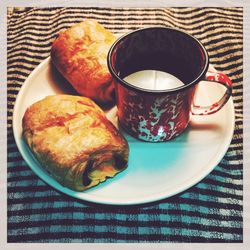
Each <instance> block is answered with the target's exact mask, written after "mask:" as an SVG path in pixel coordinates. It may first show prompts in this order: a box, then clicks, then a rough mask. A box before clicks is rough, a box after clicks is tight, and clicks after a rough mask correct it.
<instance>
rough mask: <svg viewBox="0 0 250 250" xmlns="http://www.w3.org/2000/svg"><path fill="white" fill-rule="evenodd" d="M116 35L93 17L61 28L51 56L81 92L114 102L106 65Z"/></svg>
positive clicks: (106, 101) (98, 99) (53, 44)
mask: <svg viewBox="0 0 250 250" xmlns="http://www.w3.org/2000/svg"><path fill="white" fill-rule="evenodd" d="M115 40H116V38H115V36H114V35H113V34H112V33H111V32H110V31H108V30H106V29H105V28H104V27H103V26H102V25H101V24H99V23H98V22H96V21H94V20H88V19H87V20H85V21H83V22H81V23H78V24H75V25H73V26H72V27H70V28H68V29H66V30H64V31H61V32H60V33H59V35H58V37H57V38H56V39H55V40H54V42H53V43H52V48H51V59H52V62H53V64H54V65H55V66H56V68H57V69H58V71H59V72H60V73H61V74H62V75H63V76H64V78H66V79H67V80H68V82H69V83H70V84H71V85H72V86H73V87H74V89H75V90H76V91H77V92H78V93H79V94H80V95H82V96H86V97H89V98H91V99H93V100H94V101H96V102H98V103H100V104H107V103H113V102H114V85H113V83H112V77H111V74H110V73H109V70H108V67H107V54H108V51H109V48H110V47H111V45H112V44H113V42H114V41H115Z"/></svg>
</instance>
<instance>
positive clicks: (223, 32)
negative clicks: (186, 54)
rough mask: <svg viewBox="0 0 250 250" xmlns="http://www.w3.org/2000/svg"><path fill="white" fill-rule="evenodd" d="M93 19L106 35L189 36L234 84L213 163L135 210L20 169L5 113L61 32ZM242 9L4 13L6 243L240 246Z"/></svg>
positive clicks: (29, 10)
mask: <svg viewBox="0 0 250 250" xmlns="http://www.w3.org/2000/svg"><path fill="white" fill-rule="evenodd" d="M84 18H93V19H96V20H97V21H99V22H100V23H101V24H103V25H104V26H105V27H106V28H107V29H109V30H110V31H112V32H113V33H126V32H128V31H131V30H133V29H138V28H142V27H145V26H151V25H154V26H170V27H176V28H179V29H182V30H185V31H187V32H189V33H190V34H192V35H194V36H195V37H197V38H198V39H199V40H201V42H202V43H203V44H204V45H205V47H206V48H207V50H208V52H209V55H210V60H211V63H212V64H213V65H214V66H215V68H216V69H217V70H219V71H223V72H224V73H226V74H227V75H228V76H229V77H230V78H231V79H232V81H233V101H234V107H235V131H234V135H233V139H232V142H231V145H230V146H229V148H228V151H227V153H226V155H225V156H224V158H223V159H222V160H221V161H220V163H219V164H218V165H217V166H216V167H215V169H214V170H213V171H212V172H211V173H210V174H209V175H208V176H207V177H205V178H204V179H203V180H202V181H201V182H200V183H198V184H197V185H195V186H194V187H192V188H190V189H188V190H187V191H185V192H183V193H181V194H179V195H176V196H174V197H171V198H168V199H165V200H161V201H158V202H155V203H153V204H146V205H142V206H128V207H116V206H102V205H94V204H89V203H86V202H84V201H78V200H76V199H73V198H71V197H69V196H67V195H64V194H62V193H59V192H57V191H56V190H55V189H53V188H52V187H50V186H48V185H47V184H45V183H44V182H43V181H42V180H41V179H39V178H38V177H37V176H36V175H35V174H34V173H33V172H32V171H31V169H30V168H29V167H28V166H27V164H26V163H25V161H24V160H23V158H22V157H21V155H20V153H19V152H18V149H17V147H16V144H15V141H14V138H13V132H12V113H13V107H14V104H15V100H16V96H17V94H18V92H19V90H20V88H21V87H22V85H23V83H24V81H25V79H26V78H27V77H28V76H29V74H30V73H31V72H32V70H33V69H34V68H36V66H37V65H38V64H39V63H40V62H42V61H43V60H44V59H45V58H47V57H48V56H49V54H50V46H51V42H52V40H53V39H54V38H55V37H56V34H57V33H58V32H59V31H60V30H61V29H63V28H67V27H69V26H71V25H72V24H74V23H77V22H80V21H82V20H83V19H84ZM242 26H243V9H242V8H235V7H234V8H148V9H145V8H144V9H140V8H42V9H41V8H9V9H8V31H7V35H8V82H7V83H8V242H242V241H243V236H242V235H243V229H242V224H243V217H242V211H243V207H242V203H243V196H242V193H243V181H242V179H243V163H242V157H243V156H242V155H243V143H242V136H243V135H242V134H243V133H242V130H243V100H242V98H243V97H242V95H243V85H242V81H243V78H242V77H243V66H242V64H243V62H242V61H243V59H242V58H243V51H242V47H243V34H242Z"/></svg>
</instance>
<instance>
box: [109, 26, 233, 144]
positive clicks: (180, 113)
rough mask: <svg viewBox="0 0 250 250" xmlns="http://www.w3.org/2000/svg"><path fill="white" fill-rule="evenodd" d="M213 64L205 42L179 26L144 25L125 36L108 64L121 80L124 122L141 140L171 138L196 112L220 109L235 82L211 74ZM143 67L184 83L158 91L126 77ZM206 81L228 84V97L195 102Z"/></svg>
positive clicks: (112, 50)
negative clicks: (204, 103)
mask: <svg viewBox="0 0 250 250" xmlns="http://www.w3.org/2000/svg"><path fill="white" fill-rule="evenodd" d="M208 66H209V57H208V53H207V51H206V49H205V48H204V46H203V45H202V44H201V43H200V42H199V41H198V40H197V39H196V38H194V37H193V36H191V35H189V34H187V33H185V32H183V31H180V30H177V29H174V28H163V27H151V28H144V29H139V30H136V31H133V32H130V33H128V34H126V35H124V36H122V37H121V38H119V39H118V40H117V41H116V42H115V43H114V44H113V45H112V47H111V48H110V50H109V53H108V67H109V70H110V73H111V74H112V76H113V79H114V82H115V87H116V98H117V100H116V104H117V108H118V120H119V123H120V125H121V126H122V127H123V128H125V129H126V131H128V132H129V133H130V134H131V135H133V136H134V137H136V138H138V139H141V140H144V141H150V142H159V141H167V140H170V139H172V138H174V137H176V136H177V135H179V134H181V133H182V132H183V131H184V130H185V128H186V127H187V125H188V123H189V121H190V116H191V114H193V115H208V114H212V113H215V112H217V111H218V110H220V109H221V108H222V107H223V106H224V104H225V103H226V102H227V101H228V99H229V98H230V96H231V93H232V83H231V81H230V79H229V78H228V77H227V76H226V75H225V74H223V73H213V72H208ZM141 70H157V71H158V70H159V71H163V72H167V73H169V74H171V75H173V76H175V77H177V78H178V79H180V80H181V81H182V83H184V85H182V86H179V87H175V88H172V89H161V90H157V89H147V88H142V87H138V86H136V85H134V84H131V83H129V82H127V81H125V80H124V78H125V77H126V76H128V75H130V74H132V73H134V72H138V71H141ZM201 80H206V81H208V82H215V83H219V84H222V85H224V86H225V93H224V95H223V96H222V98H221V99H220V100H218V102H216V103H214V104H213V105H211V106H209V107H200V106H195V104H194V103H193V99H194V93H195V91H196V87H197V84H198V83H199V82H200V81H201Z"/></svg>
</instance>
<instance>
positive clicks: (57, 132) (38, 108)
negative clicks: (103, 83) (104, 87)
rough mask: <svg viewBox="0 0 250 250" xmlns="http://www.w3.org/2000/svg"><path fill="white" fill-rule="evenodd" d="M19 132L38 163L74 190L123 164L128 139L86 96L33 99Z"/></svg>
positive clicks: (114, 170)
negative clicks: (36, 100) (35, 100)
mask: <svg viewBox="0 0 250 250" xmlns="http://www.w3.org/2000/svg"><path fill="white" fill-rule="evenodd" d="M23 136H24V139H25V141H26V142H27V144H28V146H29V148H30V149H31V151H32V152H33V153H34V155H35V156H36V158H37V159H38V161H39V162H40V164H41V165H42V167H44V168H45V169H46V170H47V171H48V172H49V173H50V174H51V175H52V176H53V177H54V178H55V179H56V180H57V181H58V182H59V183H61V184H62V185H64V186H66V187H68V188H70V189H73V190H77V191H82V190H85V189H88V188H90V187H92V186H95V185H97V184H98V183H100V182H103V181H105V180H106V178H109V177H113V176H114V175H116V174H117V173H119V172H120V171H122V170H124V169H125V168H126V167H127V163H128V154H129V148H128V144H127V141H126V140H125V139H124V138H123V136H122V135H121V134H120V133H119V131H118V130H117V129H116V128H115V127H114V125H113V124H112V123H111V122H110V121H109V120H108V119H107V118H106V116H105V113H104V112H103V111H102V110H101V109H100V108H99V107H98V106H97V105H96V104H95V103H94V102H93V101H92V100H90V99H89V98H86V97H80V96H72V95H53V96H48V97H46V98H44V99H42V100H41V101H38V102H36V103H34V104H33V105H31V106H30V107H29V108H28V109H27V110H26V112H25V114H24V117H23Z"/></svg>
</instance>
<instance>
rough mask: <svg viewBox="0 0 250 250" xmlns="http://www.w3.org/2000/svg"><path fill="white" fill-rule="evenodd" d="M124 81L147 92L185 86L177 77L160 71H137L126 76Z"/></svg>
mask: <svg viewBox="0 0 250 250" xmlns="http://www.w3.org/2000/svg"><path fill="white" fill-rule="evenodd" d="M124 80H125V81H126V82H128V83H130V84H132V85H134V86H136V87H140V88H143V89H147V90H169V89H174V88H177V87H181V86H183V85H184V83H183V82H182V81H181V80H180V79H178V78H177V77H175V76H173V75H171V74H169V73H166V72H163V71H158V70H141V71H137V72H135V73H132V74H130V75H128V76H126V77H125V78H124Z"/></svg>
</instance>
